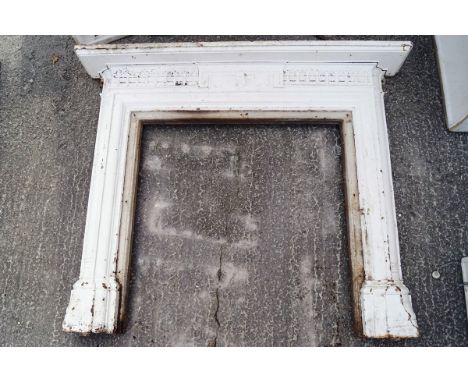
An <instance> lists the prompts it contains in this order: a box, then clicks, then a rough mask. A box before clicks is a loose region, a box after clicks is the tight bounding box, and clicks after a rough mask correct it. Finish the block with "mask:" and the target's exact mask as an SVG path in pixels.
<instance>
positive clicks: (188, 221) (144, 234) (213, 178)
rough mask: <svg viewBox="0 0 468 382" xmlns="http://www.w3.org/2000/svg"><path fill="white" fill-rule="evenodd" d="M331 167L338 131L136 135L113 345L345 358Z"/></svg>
mask: <svg viewBox="0 0 468 382" xmlns="http://www.w3.org/2000/svg"><path fill="white" fill-rule="evenodd" d="M342 157H343V153H342V144H341V136H340V131H339V126H333V127H332V126H330V125H321V124H318V123H310V122H308V123H304V122H301V123H299V122H292V121H288V122H275V123H269V124H255V125H254V124H248V125H245V124H242V125H241V124H235V123H230V124H226V123H222V124H221V123H215V124H213V123H210V124H207V123H203V124H201V123H197V124H186V125H150V124H146V125H145V126H144V128H143V131H142V138H141V154H140V165H139V175H138V192H137V202H136V213H135V224H134V239H133V251H132V256H131V267H130V269H131V272H130V285H129V292H128V293H129V298H128V303H129V305H128V308H127V317H126V320H125V324H124V335H128V336H130V335H131V336H133V339H134V341H136V344H139V345H144V344H156V345H160V346H184V345H186V346H310V345H335V346H336V345H338V346H339V345H341V344H344V343H343V342H344V341H346V337H347V336H350V335H351V333H352V316H353V313H352V301H351V293H350V288H351V281H350V273H351V272H350V270H349V259H348V256H347V243H346V218H345V204H344V203H345V197H344V180H343V171H342V163H341V161H342V159H343V158H342Z"/></svg>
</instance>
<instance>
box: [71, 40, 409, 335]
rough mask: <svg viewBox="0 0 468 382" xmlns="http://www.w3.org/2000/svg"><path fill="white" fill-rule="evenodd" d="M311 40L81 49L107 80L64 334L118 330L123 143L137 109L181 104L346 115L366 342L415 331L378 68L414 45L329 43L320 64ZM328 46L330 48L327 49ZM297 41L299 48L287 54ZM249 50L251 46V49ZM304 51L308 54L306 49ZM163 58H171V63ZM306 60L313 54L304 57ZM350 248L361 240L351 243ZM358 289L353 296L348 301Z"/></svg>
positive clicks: (219, 109) (125, 146)
mask: <svg viewBox="0 0 468 382" xmlns="http://www.w3.org/2000/svg"><path fill="white" fill-rule="evenodd" d="M389 45H391V46H392V49H390V51H388V50H387V47H388V46H389ZM316 46H317V45H316V44H312V43H311V44H306V45H303V44H302V43H297V42H296V43H295V42H291V44H285V43H282V42H278V43H275V42H273V43H269V44H251V43H248V44H240V45H238V46H237V47H236V50H235V53H239V52H243V53H242V54H240V53H239V54H234V51H233V46H232V44H230V43H225V44H216V46H214V45H209V44H207V45H206V46H205V45H204V44H202V45H200V46H192V47H190V50H191V52H190V54H189V55H188V56H187V54H188V52H187V51H186V49H185V47H182V46H179V45H177V44H176V45H172V46H171V47H166V46H164V47H162V46H153V47H152V49H154V50H155V53H156V54H155V55H149V56H148V55H146V48H145V47H140V46H136V47H133V46H124V47H123V48H122V49H121V48H120V47H117V48H116V47H112V46H107V47H104V46H98V47H96V48H89V49H87V48H86V49H84V48H80V49H77V54H78V56H79V57H80V60H81V61H82V62H83V64H84V65H85V67H87V68H88V69H89V65H91V66H93V68H94V69H93V70H98V73H99V75H100V76H101V77H102V80H103V82H104V87H103V92H102V95H101V96H102V100H101V111H100V118H99V125H98V134H97V138H96V149H95V152H94V162H93V174H92V181H91V186H90V193H89V199H88V215H87V223H86V230H85V237H84V244H83V256H82V261H81V271H80V276H79V279H78V281H76V282H75V284H74V285H73V288H72V291H71V296H70V303H69V305H68V307H67V310H66V314H65V318H64V322H63V328H64V330H65V331H73V332H78V333H89V332H94V333H101V332H106V333H113V332H115V331H116V329H117V326H118V316H119V301H120V300H121V299H122V296H123V294H122V290H121V287H125V286H126V284H122V285H119V282H118V281H119V280H118V276H116V275H117V268H119V265H118V264H119V263H121V261H119V259H118V258H119V257H122V256H123V257H124V258H127V257H128V256H130V252H129V251H126V252H124V251H121V248H120V245H121V232H122V216H125V213H124V214H122V212H125V208H124V207H123V206H124V205H125V203H126V202H127V200H125V198H127V196H125V197H124V195H126V192H125V191H124V188H125V187H124V185H125V178H126V169H127V162H128V161H131V162H133V161H134V159H133V158H132V157H127V153H128V142H129V137H130V136H131V135H132V134H133V133H132V131H134V127H133V122H132V121H133V120H134V119H135V118H139V117H137V115H138V114H141V113H142V112H143V114H145V113H146V114H148V113H150V114H151V112H154V115H153V116H152V117H149V119H150V120H151V119H153V120H154V119H158V117H157V113H158V110H159V112H160V113H161V112H162V113H163V114H164V113H167V112H169V113H170V112H171V111H172V113H173V114H174V111H175V114H177V113H179V114H181V115H182V114H183V113H184V112H185V111H191V112H193V111H199V112H200V113H203V112H211V113H214V114H216V113H218V112H222V111H229V110H233V111H235V110H237V112H235V113H238V114H239V113H240V114H241V115H242V114H243V113H244V114H245V115H247V114H248V113H250V112H253V113H259V112H260V113H261V112H265V111H267V110H269V111H270V113H271V112H276V113H278V114H279V118H283V117H282V116H281V113H287V112H288V111H289V112H290V113H297V114H296V115H295V116H294V117H293V118H298V119H301V117H300V116H299V114H300V113H307V112H310V113H313V111H314V110H315V111H323V112H335V113H336V112H342V113H343V114H346V117H341V120H346V123H345V124H347V123H348V122H351V119H352V130H353V133H352V135H353V137H354V148H355V150H354V152H355V156H354V157H353V158H352V160H351V161H349V158H348V155H347V162H348V161H349V162H355V168H356V178H357V179H355V180H353V184H357V185H358V186H357V188H355V187H354V188H355V189H356V198H357V199H358V202H359V204H358V205H359V211H360V212H361V211H362V213H361V216H360V218H357V216H356V219H352V220H351V221H352V222H353V223H354V224H358V225H359V226H360V230H359V232H360V236H361V240H360V243H362V259H363V268H364V279H365V280H364V283H363V285H362V288H361V291H360V299H359V304H358V305H359V307H360V310H361V314H362V321H361V322H362V328H363V329H362V333H363V334H364V335H365V336H367V337H373V338H403V337H413V338H414V337H417V336H418V328H417V323H416V316H415V314H414V312H413V309H412V304H411V296H410V293H409V290H408V288H407V287H406V286H405V285H404V284H403V280H402V272H401V268H400V256H399V243H398V232H397V226H396V216H395V205H394V198H393V187H392V177H391V166H390V153H389V147H388V138H387V126H386V121H385V108H384V104H383V91H382V83H381V82H382V79H383V76H384V75H386V74H387V75H388V74H394V72H388V73H386V72H385V70H384V63H385V61H386V57H387V56H388V55H390V56H391V57H392V60H393V61H394V63H395V62H397V63H398V65H400V66H401V64H402V63H403V61H404V59H405V58H406V55H407V54H408V50H409V48H410V44H406V43H397V44H394V43H386V42H382V43H379V42H376V43H366V44H364V43H363V44H361V43H360V42H349V43H342V44H341V43H340V44H334V43H330V44H328V43H324V47H326V48H324V49H325V50H326V51H327V59H326V61H327V62H324V60H323V57H315V53H316V51H315V50H314V49H313V48H314V47H316ZM331 46H332V47H333V49H332V51H328V50H329V47H331ZM298 47H301V49H300V51H301V53H300V54H299V56H295V55H291V54H292V53H291V52H292V51H295V50H296V49H298ZM395 47H399V48H398V49H395ZM166 48H167V49H166ZM214 48H215V49H214ZM213 49H214V50H213ZM252 49H253V50H254V51H255V54H254V55H253V56H250V55H249V54H250V52H251V50H252ZM272 49H273V50H274V51H275V54H274V56H271V52H272ZM356 49H359V50H362V49H363V52H365V57H362V56H359V57H356V56H355V55H354V53H355V51H356ZM192 50H193V51H192ZM319 52H320V50H319ZM351 52H353V54H351ZM129 53H132V55H130V56H129ZM244 53H245V55H244ZM303 53H305V54H306V56H304V57H302V54H303ZM348 53H349V54H348ZM167 54H169V55H170V57H172V55H173V58H172V63H170V64H168V63H167ZM369 55H370V56H369ZM371 56H372V57H371ZM109 57H111V58H113V59H112V60H110V59H109V60H108V58H109ZM240 57H241V58H240ZM301 57H302V58H301ZM305 57H308V58H307V59H308V60H311V62H307V63H303V62H302V61H301V60H302V59H305ZM350 57H353V58H350ZM103 59H105V61H103ZM246 60H247V62H246ZM271 60H273V62H271ZM289 60H296V61H297V62H294V61H289ZM187 61H190V63H188V62H187ZM192 61H194V62H192ZM329 61H330V62H329ZM331 62H332V63H331ZM88 71H89V70H88ZM303 115H304V114H303ZM351 115H352V117H351ZM140 118H141V117H140ZM169 118H170V117H169ZM310 118H311V117H309V119H310ZM312 118H313V117H312ZM345 124H344V125H345ZM349 133H350V134H351V132H349ZM346 168H347V169H348V168H349V166H348V165H347V166H346ZM348 179H350V178H349V177H348ZM130 198H131V196H130ZM348 198H349V195H348ZM348 204H349V200H348ZM351 205H353V204H352V203H351ZM352 215H353V216H354V215H355V214H352ZM124 231H128V230H125V229H124ZM350 237H352V238H353V239H354V238H355V236H354V235H351V236H350ZM350 247H353V248H357V247H356V245H355V244H353V245H352V246H350ZM359 257H360V254H359ZM353 264H355V263H354V262H353ZM353 269H355V265H353ZM359 273H361V272H359ZM124 275H125V272H124ZM124 279H125V278H124ZM353 285H355V284H354V283H353ZM356 297H357V296H356V293H355V298H354V301H355V302H356ZM357 311H358V309H357V305H356V312H357Z"/></svg>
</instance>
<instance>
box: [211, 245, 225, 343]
mask: <svg viewBox="0 0 468 382" xmlns="http://www.w3.org/2000/svg"><path fill="white" fill-rule="evenodd" d="M216 275H217V277H218V285H217V287H216V291H215V297H216V309H215V312H214V315H213V317H214V320H215V322H216V325H217V327H216V334H215V338H214V339H213V346H214V347H216V346H217V344H218V334H219V329H220V328H221V323H220V321H219V316H218V313H219V289H220V286H221V281H222V278H223V252H222V251H220V253H219V268H218V272H217V273H216Z"/></svg>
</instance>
